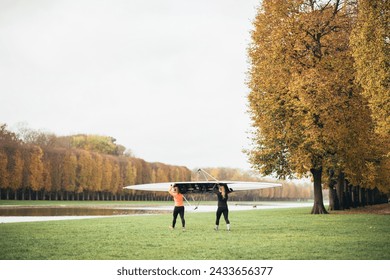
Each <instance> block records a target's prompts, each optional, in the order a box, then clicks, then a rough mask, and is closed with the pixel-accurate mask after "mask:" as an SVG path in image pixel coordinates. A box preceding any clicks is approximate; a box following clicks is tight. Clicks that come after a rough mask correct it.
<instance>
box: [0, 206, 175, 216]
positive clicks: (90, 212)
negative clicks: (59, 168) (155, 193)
mask: <svg viewBox="0 0 390 280" xmlns="http://www.w3.org/2000/svg"><path fill="white" fill-rule="evenodd" d="M168 212H169V211H168ZM161 213H167V211H166V210H158V209H130V208H92V207H85V208H83V207H17V208H0V216H112V215H137V214H138V215H139V214H161Z"/></svg>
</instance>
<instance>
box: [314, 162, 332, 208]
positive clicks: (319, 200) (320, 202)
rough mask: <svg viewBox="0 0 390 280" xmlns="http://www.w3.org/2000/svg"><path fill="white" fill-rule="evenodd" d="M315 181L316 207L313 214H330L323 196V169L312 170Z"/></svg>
mask: <svg viewBox="0 0 390 280" xmlns="http://www.w3.org/2000/svg"><path fill="white" fill-rule="evenodd" d="M310 172H311V174H312V175H313V179H314V205H313V208H312V209H311V214H328V212H327V211H326V209H325V206H324V199H323V196H322V183H321V176H322V168H319V169H314V168H312V169H310Z"/></svg>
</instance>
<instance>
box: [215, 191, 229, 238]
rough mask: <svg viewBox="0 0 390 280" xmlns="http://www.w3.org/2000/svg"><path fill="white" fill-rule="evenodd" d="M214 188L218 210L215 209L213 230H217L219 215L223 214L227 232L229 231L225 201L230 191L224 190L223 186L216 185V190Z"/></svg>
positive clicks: (227, 210) (227, 209)
mask: <svg viewBox="0 0 390 280" xmlns="http://www.w3.org/2000/svg"><path fill="white" fill-rule="evenodd" d="M216 187H217V186H216ZM216 187H214V193H215V194H217V197H218V209H217V214H216V220H215V228H214V229H215V230H218V228H219V219H220V218H221V215H222V214H223V217H224V219H225V222H226V228H227V230H228V231H230V222H229V208H228V205H227V201H228V198H229V197H228V193H230V192H231V191H230V190H229V189H228V188H226V187H225V186H221V185H218V189H217V188H216Z"/></svg>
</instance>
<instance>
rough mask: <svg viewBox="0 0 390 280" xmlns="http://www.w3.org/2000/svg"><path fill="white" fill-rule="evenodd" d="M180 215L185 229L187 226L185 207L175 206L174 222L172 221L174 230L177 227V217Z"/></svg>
mask: <svg viewBox="0 0 390 280" xmlns="http://www.w3.org/2000/svg"><path fill="white" fill-rule="evenodd" d="M179 214H180V219H181V225H182V226H183V227H185V226H186V221H185V220H184V206H175V208H174V209H173V221H172V227H173V228H174V227H175V225H176V219H177V215H179Z"/></svg>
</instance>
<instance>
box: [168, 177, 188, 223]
mask: <svg viewBox="0 0 390 280" xmlns="http://www.w3.org/2000/svg"><path fill="white" fill-rule="evenodd" d="M168 192H169V193H170V195H172V196H173V200H174V201H175V208H174V209H173V220H172V226H171V228H172V229H174V228H175V225H176V219H177V215H180V219H181V225H182V226H183V230H185V226H186V221H185V220H184V203H183V198H184V197H183V195H182V194H181V193H180V190H179V188H178V187H176V186H175V187H174V186H173V185H171V186H170V187H169V190H168Z"/></svg>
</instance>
